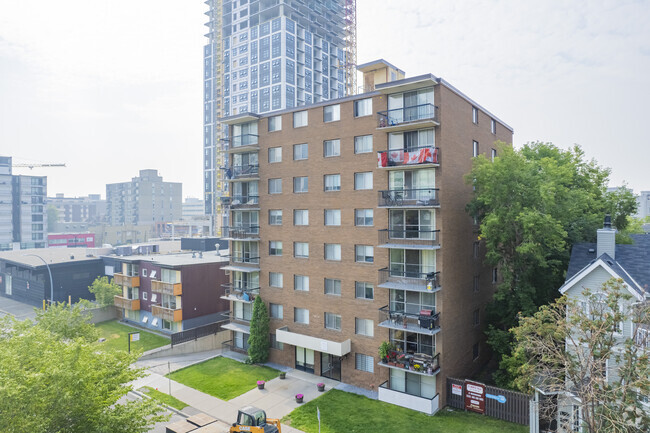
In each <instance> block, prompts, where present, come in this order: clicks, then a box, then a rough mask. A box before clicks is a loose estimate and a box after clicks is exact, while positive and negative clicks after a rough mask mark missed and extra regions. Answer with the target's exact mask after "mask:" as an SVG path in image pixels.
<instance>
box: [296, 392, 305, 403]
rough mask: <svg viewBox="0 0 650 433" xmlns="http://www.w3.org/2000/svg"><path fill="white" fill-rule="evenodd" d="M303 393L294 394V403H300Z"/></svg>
mask: <svg viewBox="0 0 650 433" xmlns="http://www.w3.org/2000/svg"><path fill="white" fill-rule="evenodd" d="M303 397H304V395H302V394H296V403H302V398H303Z"/></svg>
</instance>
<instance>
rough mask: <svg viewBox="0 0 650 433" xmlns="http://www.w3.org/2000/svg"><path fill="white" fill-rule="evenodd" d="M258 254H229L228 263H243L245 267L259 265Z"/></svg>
mask: <svg viewBox="0 0 650 433" xmlns="http://www.w3.org/2000/svg"><path fill="white" fill-rule="evenodd" d="M258 256H259V253H254V254H251V253H235V254H231V255H230V256H229V257H230V262H231V263H243V264H245V265H259V264H260V258H259V257H258Z"/></svg>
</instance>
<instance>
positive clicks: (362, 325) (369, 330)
mask: <svg viewBox="0 0 650 433" xmlns="http://www.w3.org/2000/svg"><path fill="white" fill-rule="evenodd" d="M354 333H355V334H356V335H363V336H365V337H374V336H375V322H374V321H373V320H371V319H363V318H361V317H355V318H354Z"/></svg>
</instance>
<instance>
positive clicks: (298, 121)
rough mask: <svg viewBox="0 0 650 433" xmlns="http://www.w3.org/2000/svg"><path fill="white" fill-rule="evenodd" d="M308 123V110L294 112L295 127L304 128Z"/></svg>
mask: <svg viewBox="0 0 650 433" xmlns="http://www.w3.org/2000/svg"><path fill="white" fill-rule="evenodd" d="M308 124H309V114H308V113H307V110H303V111H296V112H295V113H293V127H294V128H302V127H304V126H307V125H308Z"/></svg>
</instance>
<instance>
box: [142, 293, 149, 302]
mask: <svg viewBox="0 0 650 433" xmlns="http://www.w3.org/2000/svg"><path fill="white" fill-rule="evenodd" d="M148 296H149V293H148V292H142V300H143V301H146V300H147V298H148Z"/></svg>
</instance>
